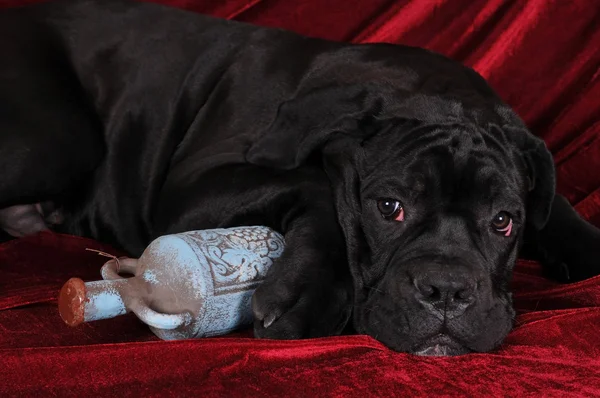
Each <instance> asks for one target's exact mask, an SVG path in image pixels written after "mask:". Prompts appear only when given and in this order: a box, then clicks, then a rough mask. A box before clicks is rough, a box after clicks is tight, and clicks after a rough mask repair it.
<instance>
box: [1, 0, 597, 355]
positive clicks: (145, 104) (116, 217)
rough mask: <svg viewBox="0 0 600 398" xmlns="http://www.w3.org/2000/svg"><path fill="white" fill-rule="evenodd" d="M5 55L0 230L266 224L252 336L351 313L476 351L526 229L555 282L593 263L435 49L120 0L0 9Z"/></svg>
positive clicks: (514, 145) (501, 130) (413, 337)
mask: <svg viewBox="0 0 600 398" xmlns="http://www.w3.org/2000/svg"><path fill="white" fill-rule="evenodd" d="M0 53H1V54H2V57H3V61H2V62H1V63H0V170H2V174H1V176H0V209H3V210H0V226H2V227H3V228H4V229H6V230H9V231H12V233H13V235H22V234H27V233H31V232H34V231H35V230H39V229H43V228H46V227H47V225H48V224H52V227H53V229H56V230H58V231H60V232H66V233H70V234H77V235H84V236H89V237H92V238H95V239H98V240H102V241H105V242H109V243H111V244H113V245H115V246H118V247H120V248H122V249H124V250H126V251H127V252H128V253H130V254H131V255H133V256H137V255H139V254H140V253H141V252H142V251H143V249H144V248H145V247H146V245H147V244H148V243H149V242H150V241H151V240H152V239H154V238H156V237H158V236H160V235H164V234H169V233H176V232H181V231H186V230H194V229H208V228H217V227H229V226H239V225H256V224H260V225H267V226H270V227H272V228H274V229H276V230H278V231H280V232H282V233H283V234H285V238H286V250H285V252H284V254H283V256H282V258H281V259H279V260H278V261H277V262H276V263H275V264H274V266H273V267H272V269H271V271H270V273H269V275H268V278H267V280H266V281H265V282H264V283H263V284H262V285H261V286H260V287H259V288H258V290H257V292H256V293H255V295H254V298H253V310H254V314H255V317H256V322H255V332H256V335H257V336H259V337H267V338H302V337H314V336H325V335H332V334H338V333H341V332H342V331H343V330H344V328H345V327H346V326H347V325H351V326H353V327H354V328H355V330H356V331H358V332H360V333H367V334H370V335H372V336H374V337H375V338H377V339H379V340H381V341H382V342H384V343H385V344H387V345H388V346H390V347H392V348H394V349H396V350H400V351H408V352H416V353H420V354H425V355H444V354H460V353H464V352H470V351H488V350H491V349H493V348H494V347H496V346H497V345H498V344H499V343H500V342H501V341H502V339H503V338H504V336H505V335H506V334H507V333H508V331H509V330H510V328H511V326H512V318H513V314H514V312H513V309H512V305H511V297H510V292H509V288H508V284H509V280H510V277H511V273H512V267H513V265H514V263H515V260H516V258H517V254H518V250H519V247H520V246H521V244H522V241H523V237H524V236H525V235H527V236H528V237H529V238H531V240H530V241H529V242H527V243H528V244H530V247H531V248H533V250H534V251H535V252H536V253H540V254H542V255H543V258H545V259H547V264H549V268H548V269H549V270H550V272H551V273H552V274H553V275H560V276H562V277H568V278H570V280H579V279H582V278H586V277H589V276H592V275H596V274H598V273H599V271H600V269H599V268H600V267H599V264H600V263H598V262H597V261H596V259H597V258H598V257H599V255H600V252H599V251H598V247H600V232H599V230H598V229H597V228H595V227H593V226H591V225H589V224H587V223H586V222H584V221H583V220H581V219H580V218H579V217H578V216H577V215H576V213H575V212H574V210H573V209H572V207H571V206H570V205H569V204H568V203H567V202H566V201H565V200H564V199H563V198H561V197H557V199H556V200H555V199H554V196H555V195H554V191H555V184H554V170H553V162H552V157H551V155H550V153H549V152H548V151H547V150H546V148H545V146H544V144H543V142H542V141H541V140H539V139H538V138H536V137H534V136H533V135H532V134H531V133H529V132H528V131H527V129H526V127H525V126H524V124H523V122H522V121H521V120H520V119H519V118H518V117H517V116H516V115H515V114H514V112H512V111H511V110H510V108H508V107H507V106H506V105H505V104H503V103H502V101H501V100H500V99H499V98H498V97H497V95H496V94H495V93H494V92H493V91H492V90H491V89H490V88H489V87H488V85H487V84H486V82H485V81H484V80H483V79H482V78H481V77H480V76H479V75H478V74H477V73H475V72H474V71H473V70H471V69H469V68H467V67H464V66H462V65H460V64H458V63H456V62H453V61H451V60H449V59H447V58H445V57H443V56H441V55H437V54H434V53H432V52H429V51H426V50H424V49H419V48H411V47H404V46H397V45H390V44H365V45H355V44H345V43H335V42H329V41H324V40H319V39H314V38H307V37H302V36H300V35H296V34H294V33H291V32H286V31H282V30H276V29H268V28H261V27H256V26H251V25H246V24H242V23H236V22H229V21H224V20H220V19H215V18H210V17H206V16H202V15H197V14H193V13H189V12H185V11H181V10H176V9H171V8H166V7H162V6H158V5H153V4H144V3H135V2H128V1H117V0H81V1H57V2H56V1H55V2H49V3H47V4H43V5H36V6H30V7H23V8H17V9H12V10H3V11H2V12H1V13H0ZM381 199H393V200H399V201H400V202H402V205H403V209H404V211H405V219H404V221H402V222H398V221H393V220H392V221H389V220H387V219H384V218H383V217H382V215H381V214H380V212H379V210H378V206H377V203H378V200H381ZM36 203H40V205H35V204H36ZM23 206H26V207H25V208H24V207H23ZM27 206H29V207H27ZM35 209H37V210H35ZM44 209H52V215H53V217H50V214H48V211H46V210H44ZM56 209H58V210H56ZM57 211H58V213H60V216H57V214H58V213H57ZM501 211H505V212H508V213H510V215H511V216H512V219H513V221H514V229H513V233H512V234H511V235H510V236H508V237H506V236H504V235H503V234H499V233H498V232H496V231H494V230H493V228H492V227H491V221H492V219H493V218H494V216H495V215H496V214H498V213H499V212H501ZM36 212H37V213H36ZM19 214H27V217H28V218H27V219H26V220H24V219H22V220H24V221H27V222H23V223H20V224H19V223H18V222H15V217H17V218H18V215H19ZM36 214H40V215H39V218H36ZM50 219H53V220H58V221H55V222H50V221H49V220H50ZM19 229H21V230H20V231H19ZM15 230H16V232H15ZM526 230H527V233H526ZM349 320H351V322H349Z"/></svg>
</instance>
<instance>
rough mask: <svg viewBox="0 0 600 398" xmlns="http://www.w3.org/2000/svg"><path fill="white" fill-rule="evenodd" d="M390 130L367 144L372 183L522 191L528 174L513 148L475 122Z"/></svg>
mask: <svg viewBox="0 0 600 398" xmlns="http://www.w3.org/2000/svg"><path fill="white" fill-rule="evenodd" d="M403 127H404V128H393V127H392V128H389V129H387V130H386V131H382V133H381V134H377V135H376V136H374V137H372V138H371V139H369V140H368V141H367V142H365V143H364V145H363V148H364V150H363V162H362V168H363V170H362V173H361V174H363V176H364V177H366V178H365V180H367V181H368V182H369V183H377V180H380V181H381V180H389V183H390V184H393V182H392V181H394V180H395V183H396V184H401V185H403V187H402V188H403V189H407V188H408V189H410V190H413V191H417V192H419V191H424V190H427V191H429V193H430V194H432V193H437V194H438V195H452V196H457V195H458V196H460V195H461V194H463V195H466V196H469V197H473V196H474V195H475V196H486V197H488V196H489V197H493V196H497V195H499V194H500V193H501V192H498V191H502V192H505V191H506V190H507V189H508V190H515V191H516V192H515V194H517V193H518V190H519V186H520V185H521V181H522V178H523V176H522V175H521V174H522V173H521V171H520V168H519V164H518V161H517V159H516V158H515V154H514V150H513V148H512V147H508V146H507V145H503V144H501V142H500V141H499V140H496V139H495V138H494V137H493V136H492V135H491V134H489V133H487V132H486V131H483V130H481V129H478V128H477V127H474V126H462V125H448V126H421V127H415V128H412V129H410V128H409V129H407V128H406V126H403Z"/></svg>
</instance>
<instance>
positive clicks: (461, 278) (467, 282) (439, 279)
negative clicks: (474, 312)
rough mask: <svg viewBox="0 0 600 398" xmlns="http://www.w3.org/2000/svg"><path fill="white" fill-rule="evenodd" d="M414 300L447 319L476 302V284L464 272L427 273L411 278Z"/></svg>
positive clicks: (473, 279)
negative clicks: (414, 294)
mask: <svg viewBox="0 0 600 398" xmlns="http://www.w3.org/2000/svg"><path fill="white" fill-rule="evenodd" d="M413 284H414V287H415V291H416V292H415V293H416V299H417V300H418V301H419V302H420V303H421V304H423V305H424V307H425V308H426V309H427V310H428V311H431V312H435V313H438V314H440V315H443V316H445V317H448V318H453V317H457V316H460V315H462V314H463V313H464V312H465V310H466V309H467V308H468V307H470V306H471V305H473V304H474V303H475V301H476V287H477V282H476V281H475V278H473V276H471V275H469V274H468V273H466V272H452V271H439V270H437V271H436V272H428V273H425V274H423V275H420V276H417V277H415V278H413Z"/></svg>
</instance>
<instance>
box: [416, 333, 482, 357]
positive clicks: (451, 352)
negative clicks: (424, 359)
mask: <svg viewBox="0 0 600 398" xmlns="http://www.w3.org/2000/svg"><path fill="white" fill-rule="evenodd" d="M410 352H411V353H412V354H415V355H421V356H429V357H450V356H456V355H464V354H468V353H470V352H472V351H471V350H470V349H468V348H467V347H465V346H463V345H462V344H460V343H459V342H457V341H456V340H454V339H453V338H452V337H450V336H448V335H446V334H438V335H437V336H434V337H431V338H429V339H427V340H425V341H424V342H422V343H420V344H419V345H418V346H417V347H415V348H414V349H412V350H411V351H410Z"/></svg>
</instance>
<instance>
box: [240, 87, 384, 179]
mask: <svg viewBox="0 0 600 398" xmlns="http://www.w3.org/2000/svg"><path fill="white" fill-rule="evenodd" d="M380 92H381V90H373V89H371V88H370V87H369V86H368V85H362V84H361V85H349V86H341V87H340V86H334V87H325V88H318V89H314V90H312V91H310V92H307V93H305V94H301V95H298V96H297V97H296V98H294V99H291V100H289V101H287V102H284V103H283V104H281V105H280V107H279V110H278V112H277V116H276V117H275V120H274V121H273V123H271V125H270V126H269V127H268V128H267V130H266V131H265V132H263V133H262V135H261V136H260V137H259V138H258V140H257V141H256V142H254V143H253V145H252V146H251V147H250V149H249V151H248V152H247V154H246V160H247V161H248V162H250V163H252V164H256V165H260V166H268V167H275V168H279V169H292V168H295V167H298V166H299V165H300V164H301V163H302V162H303V161H304V160H306V159H307V158H308V157H309V156H310V155H311V153H312V152H313V151H315V150H316V149H318V148H319V147H321V146H322V145H323V144H325V143H326V142H327V141H328V140H329V139H331V138H332V137H333V136H335V135H337V134H344V135H348V136H352V135H355V136H361V135H362V134H363V133H364V129H363V126H364V125H365V124H368V121H369V120H371V119H373V118H375V117H376V116H377V115H378V114H379V113H380V111H381V108H382V103H383V99H382V96H381V95H380V94H374V93H380Z"/></svg>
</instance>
